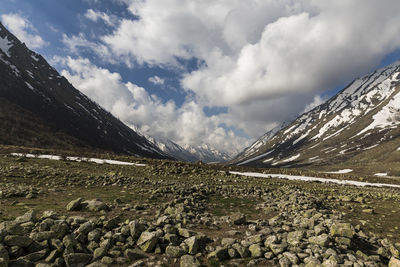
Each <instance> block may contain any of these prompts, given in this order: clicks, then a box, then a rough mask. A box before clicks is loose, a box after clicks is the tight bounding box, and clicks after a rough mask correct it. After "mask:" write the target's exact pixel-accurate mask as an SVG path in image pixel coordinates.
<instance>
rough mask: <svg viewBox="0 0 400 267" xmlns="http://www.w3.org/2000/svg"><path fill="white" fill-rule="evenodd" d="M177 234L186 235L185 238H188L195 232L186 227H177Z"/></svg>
mask: <svg viewBox="0 0 400 267" xmlns="http://www.w3.org/2000/svg"><path fill="white" fill-rule="evenodd" d="M178 234H179V235H180V236H183V237H186V238H189V237H191V236H194V235H196V233H195V232H193V231H190V230H189V229H186V228H179V229H178Z"/></svg>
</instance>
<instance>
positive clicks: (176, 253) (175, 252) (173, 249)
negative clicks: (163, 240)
mask: <svg viewBox="0 0 400 267" xmlns="http://www.w3.org/2000/svg"><path fill="white" fill-rule="evenodd" d="M165 254H167V255H168V256H169V257H171V258H179V257H181V256H182V255H183V254H185V251H183V249H182V248H181V247H179V246H174V245H169V246H168V247H167V248H166V249H165Z"/></svg>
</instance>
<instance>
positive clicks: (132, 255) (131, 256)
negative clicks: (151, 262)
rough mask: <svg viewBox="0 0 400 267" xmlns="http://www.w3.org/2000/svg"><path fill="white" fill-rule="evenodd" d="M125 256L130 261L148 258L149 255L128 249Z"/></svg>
mask: <svg viewBox="0 0 400 267" xmlns="http://www.w3.org/2000/svg"><path fill="white" fill-rule="evenodd" d="M124 254H125V257H127V258H128V259H129V260H130V261H136V260H140V259H144V258H147V255H146V254H145V253H144V252H143V251H141V250H140V249H127V250H125V252H124Z"/></svg>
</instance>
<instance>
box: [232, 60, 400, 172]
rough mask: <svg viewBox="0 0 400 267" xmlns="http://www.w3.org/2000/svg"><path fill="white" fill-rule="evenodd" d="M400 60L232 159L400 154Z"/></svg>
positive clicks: (276, 161)
mask: <svg viewBox="0 0 400 267" xmlns="http://www.w3.org/2000/svg"><path fill="white" fill-rule="evenodd" d="M399 125H400V61H397V62H395V63H393V64H391V65H389V66H387V67H385V68H382V69H379V70H376V71H374V72H373V73H371V74H369V75H366V76H364V77H362V78H359V79H356V80H354V81H353V82H352V83H350V84H349V85H348V86H347V87H346V88H344V89H343V90H342V91H341V92H339V93H338V94H337V95H335V96H334V97H332V98H331V99H329V100H328V101H326V102H325V103H324V104H322V105H320V106H318V107H316V108H314V109H312V110H311V111H309V112H306V113H304V114H302V115H301V116H299V117H298V118H297V119H295V120H294V121H292V122H291V123H288V124H285V125H283V126H281V127H279V128H278V129H275V130H272V131H271V132H268V133H267V134H265V135H264V136H263V137H261V138H260V139H259V140H257V141H256V142H255V143H254V144H253V145H252V146H250V147H249V148H247V149H246V150H245V151H244V152H242V153H240V154H239V155H238V156H237V157H235V159H234V160H232V161H231V163H232V164H238V165H247V166H254V167H294V166H306V165H326V164H335V163H343V162H346V161H349V160H353V161H354V160H356V161H358V162H366V161H383V160H387V159H394V158H397V160H399V159H400V127H399Z"/></svg>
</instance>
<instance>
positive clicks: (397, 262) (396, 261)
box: [388, 257, 400, 267]
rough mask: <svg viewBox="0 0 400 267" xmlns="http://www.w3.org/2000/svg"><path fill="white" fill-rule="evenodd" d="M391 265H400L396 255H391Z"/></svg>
mask: <svg viewBox="0 0 400 267" xmlns="http://www.w3.org/2000/svg"><path fill="white" fill-rule="evenodd" d="M388 266H389V267H400V260H399V259H396V258H395V257H391V258H390V261H389V265H388Z"/></svg>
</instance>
